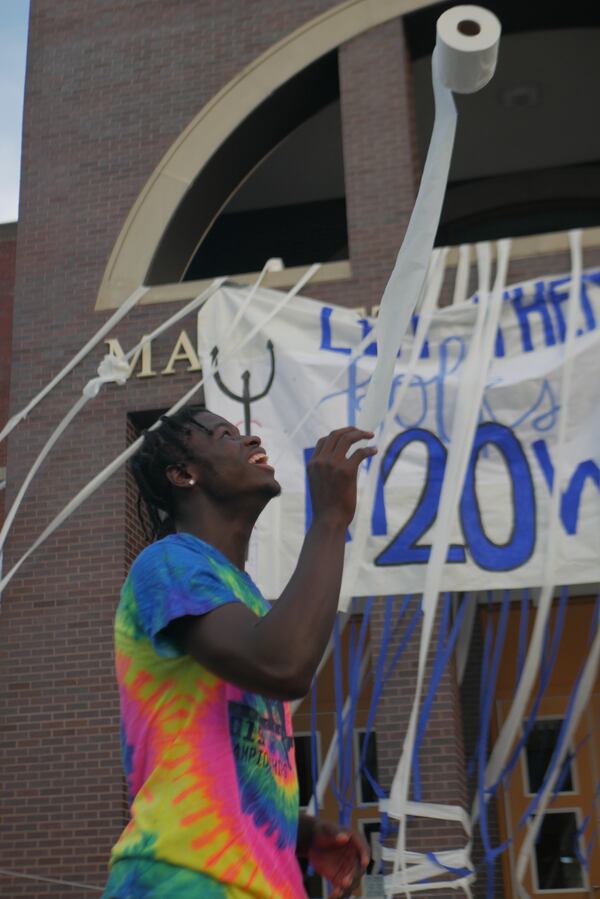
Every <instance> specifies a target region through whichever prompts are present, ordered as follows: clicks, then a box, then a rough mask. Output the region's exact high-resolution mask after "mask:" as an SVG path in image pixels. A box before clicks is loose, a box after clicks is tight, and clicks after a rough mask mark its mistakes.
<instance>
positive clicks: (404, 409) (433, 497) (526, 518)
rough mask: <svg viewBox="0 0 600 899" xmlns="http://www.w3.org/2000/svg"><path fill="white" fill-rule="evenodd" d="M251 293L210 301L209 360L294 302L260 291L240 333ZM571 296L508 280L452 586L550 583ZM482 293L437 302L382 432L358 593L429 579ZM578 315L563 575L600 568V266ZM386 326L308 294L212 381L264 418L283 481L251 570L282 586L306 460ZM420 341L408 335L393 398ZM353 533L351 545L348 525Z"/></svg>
mask: <svg viewBox="0 0 600 899" xmlns="http://www.w3.org/2000/svg"><path fill="white" fill-rule="evenodd" d="M247 293H248V291H247V290H246V289H241V288H240V289H237V288H230V287H225V288H222V289H221V290H220V291H219V293H218V294H217V295H216V296H215V297H214V298H213V300H212V301H211V302H209V303H208V304H207V305H206V306H205V307H204V308H203V309H202V310H201V311H200V313H199V316H198V348H199V352H200V354H201V356H202V361H203V367H204V369H205V371H208V370H209V368H210V365H211V358H212V357H213V356H214V353H215V347H216V348H217V351H218V348H220V349H221V350H222V351H223V350H224V349H225V347H226V346H227V344H228V343H230V342H231V341H233V342H236V339H239V338H240V337H241V336H242V335H243V332H244V331H245V330H248V329H249V328H251V327H254V326H255V325H258V324H259V323H260V322H261V321H262V320H263V319H265V318H266V317H267V315H268V314H269V313H270V312H272V310H273V309H274V307H275V305H276V304H277V303H278V302H279V301H280V299H281V294H280V293H278V292H276V291H269V290H264V289H260V290H258V291H257V293H256V296H255V297H254V299H253V300H252V303H251V304H250V306H249V308H248V311H247V313H246V314H245V316H244V319H243V320H242V321H241V322H240V324H239V325H238V327H237V329H236V333H235V334H234V335H231V336H228V335H229V331H230V326H231V323H232V321H233V318H234V316H235V314H236V312H237V310H238V309H239V308H240V304H241V303H242V302H243V299H244V297H245V296H247ZM568 296H569V278H568V277H561V278H548V279H544V280H537V281H530V282H527V283H523V284H518V285H515V286H512V287H510V288H509V289H507V291H506V293H505V299H504V303H503V309H502V315H501V319H500V327H499V331H498V335H497V338H496V344H495V355H494V360H493V364H492V366H491V368H490V370H489V371H488V373H487V379H486V389H485V393H484V398H483V404H482V410H481V417H480V423H479V426H478V429H477V433H476V438H475V444H474V447H473V453H472V455H471V461H470V464H469V469H468V472H467V476H466V480H465V486H464V490H463V493H462V497H461V500H460V504H459V508H458V509H457V511H456V519H455V524H454V530H453V541H452V546H451V548H450V551H449V554H448V558H447V564H446V566H445V572H444V582H443V586H444V589H448V590H481V589H491V588H505V587H506V588H507V587H519V586H536V585H538V584H540V583H541V581H542V563H543V553H544V546H545V538H546V520H547V516H548V508H549V498H550V490H551V486H552V483H553V479H554V475H555V470H554V449H555V440H556V432H557V422H558V416H559V414H561V410H560V409H559V406H558V383H559V378H560V372H561V365H562V361H563V354H564V344H563V341H564V335H565V322H566V310H565V303H566V301H567V299H568ZM476 303H477V298H475V299H474V300H472V301H470V302H468V303H463V304H461V305H458V306H451V307H446V308H444V309H441V310H437V311H436V312H435V314H434V316H433V319H432V322H431V325H430V327H429V329H428V333H427V338H426V341H425V343H424V345H423V348H422V351H421V355H420V359H419V362H418V365H417V367H416V369H415V370H414V373H413V376H412V378H411V381H410V384H409V386H408V388H407V390H406V393H405V396H404V399H403V400H402V403H401V407H400V409H399V410H397V412H396V414H395V415H394V416H391V419H392V420H391V422H388V427H387V429H386V432H385V433H382V434H379V435H377V445H378V446H379V452H380V462H381V467H380V472H379V477H378V482H377V488H376V491H375V498H374V501H373V502H372V503H371V504H370V508H365V507H364V503H363V504H361V503H360V501H359V513H358V514H359V515H365V516H368V519H369V537H368V539H367V542H366V546H365V547H363V551H362V554H361V556H362V557H361V559H360V563H359V564H358V566H357V567H356V568H355V567H354V566H352V570H353V574H352V581H353V582H352V583H351V584H350V583H347V582H346V581H345V582H344V585H343V591H342V592H343V595H345V596H349V595H354V596H364V595H372V594H398V593H409V592H415V591H419V592H420V591H421V590H422V587H423V582H424V574H425V567H426V564H427V562H428V560H429V556H430V551H431V547H430V543H429V535H430V530H431V527H432V524H433V522H434V520H435V515H436V511H437V506H438V501H439V496H440V490H441V484H442V479H443V474H444V467H445V462H446V456H447V451H448V445H449V439H450V438H449V435H450V432H451V423H452V420H453V415H454V401H455V396H456V392H457V385H458V383H459V380H460V376H461V366H462V364H463V360H464V358H465V353H466V349H467V346H468V341H469V339H470V335H471V332H472V326H473V322H474V318H475V312H476ZM577 312H578V315H577V317H578V322H577V338H576V350H575V353H576V358H575V374H574V379H573V383H574V389H573V391H572V395H571V397H570V400H569V404H568V408H567V409H566V414H567V416H568V428H567V434H568V438H567V444H566V448H565V449H566V452H565V465H564V471H563V473H562V478H561V504H560V538H559V545H558V555H557V568H556V580H557V583H559V584H563V583H564V584H576V583H590V582H596V581H598V580H600V499H599V490H600V467H599V463H600V449H599V448H600V328H599V327H598V322H599V321H600V271H590V272H586V273H585V274H584V276H583V279H582V284H581V292H580V298H579V308H578V310H577ZM413 325H414V326H416V322H414V323H413ZM372 327H373V320H372V319H363V318H359V317H358V316H357V314H356V313H355V312H353V311H352V310H348V309H344V308H341V307H337V306H335V307H334V306H327V305H325V304H323V303H320V302H317V301H315V300H309V299H305V298H302V297H296V298H295V299H294V300H293V301H292V302H291V303H290V305H289V306H287V307H285V308H284V309H283V310H282V311H281V313H280V314H278V315H276V316H275V317H274V318H273V319H272V320H271V321H270V322H269V323H268V325H267V326H266V327H265V328H264V329H261V330H260V332H259V333H258V335H257V336H256V337H255V338H254V339H253V341H252V342H251V343H250V344H249V345H248V346H247V347H246V348H245V349H244V350H243V353H242V354H241V355H239V357H238V358H236V359H235V360H234V361H232V360H227V361H225V362H224V363H223V365H222V366H221V367H220V371H219V376H218V378H217V379H213V378H209V379H208V381H207V384H206V387H205V392H206V403H207V406H208V407H209V408H210V409H211V410H213V411H214V412H217V413H219V414H220V415H223V416H224V417H225V418H227V419H229V420H230V421H232V422H234V423H235V424H236V425H238V427H239V428H240V430H242V431H244V429H245V425H246V423H247V422H248V421H249V422H250V427H251V432H252V433H256V434H259V435H260V436H261V438H262V442H263V445H264V447H265V449H266V451H267V452H268V454H269V457H270V460H271V461H272V462H274V463H275V465H276V476H277V479H278V480H279V482H280V483H281V485H282V488H283V493H282V496H281V497H280V498H278V499H277V500H275V501H273V502H272V503H270V505H269V507H268V508H267V510H266V511H265V512H264V513H263V515H262V516H261V519H260V521H259V523H258V525H257V528H256V533H255V538H254V539H253V541H252V548H251V557H250V560H249V562H250V564H249V568H250V572H251V574H252V575H253V576H254V577H255V579H256V580H257V582H258V583H259V584H260V585H261V589H263V591H264V593H265V595H267V596H269V597H276V596H278V595H279V593H280V592H281V590H282V589H283V587H284V586H285V584H286V583H287V580H288V579H289V577H290V575H291V573H292V571H293V568H294V566H295V564H296V560H297V558H298V554H299V551H300V547H301V544H302V540H303V537H304V534H305V531H306V528H307V526H308V524H309V522H310V516H311V507H310V497H309V494H308V490H307V483H306V476H305V463H306V460H307V458H309V456H310V453H311V450H312V448H313V447H314V445H315V443H316V441H317V439H318V438H319V437H321V436H323V435H324V434H327V433H328V432H329V431H331V430H332V429H334V428H339V427H342V426H344V425H349V424H354V423H355V422H356V418H357V414H358V411H359V409H360V406H361V402H362V401H363V400H364V396H365V393H366V388H367V385H368V383H369V379H370V376H371V373H372V370H373V367H374V362H375V354H376V347H375V345H374V344H370V345H367V346H366V347H365V348H364V351H363V352H362V353H361V354H360V355H359V356H358V357H357V358H354V356H353V351H354V349H355V348H356V347H357V346H358V345H359V344H360V343H361V341H363V340H364V338H366V337H368V335H369V332H370V330H371V329H372ZM413 331H414V327H413ZM410 352H411V338H410V337H407V339H406V341H405V343H404V345H403V347H402V352H401V354H400V355H399V358H398V362H397V366H396V373H395V380H394V385H393V388H392V393H391V396H390V405H391V406H392V407H393V404H394V395H395V393H396V392H397V391H398V389H399V387H400V385H401V384H402V380H403V377H404V371H405V368H406V365H407V361H408V359H409V358H410ZM485 376H486V375H485V372H482V377H485ZM336 377H337V382H336V383H334V381H335V379H336ZM311 410H313V411H312V413H311V414H308V413H309V412H310V411H311ZM305 417H306V418H305ZM299 425H300V427H298V426H299ZM290 435H292V436H291V439H290ZM362 477H364V473H363V475H362ZM359 486H360V485H359ZM348 540H349V542H348V547H347V555H349V554H350V553H351V552H352V548H351V547H352V542H351V539H350V534H349V535H348Z"/></svg>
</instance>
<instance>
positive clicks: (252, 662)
mask: <svg viewBox="0 0 600 899" xmlns="http://www.w3.org/2000/svg"><path fill="white" fill-rule="evenodd" d="M372 436H373V435H372V434H371V433H370V432H366V431H361V430H359V429H358V428H341V429H340V430H338V431H333V432H332V433H331V434H329V435H328V436H327V437H324V438H322V439H321V440H319V442H318V443H317V446H316V447H315V451H314V453H313V456H312V458H311V461H310V462H309V464H308V466H307V472H308V479H309V484H310V490H311V497H312V503H313V520H312V524H311V526H310V528H309V530H308V532H307V534H306V537H305V539H304V543H303V546H302V550H301V552H300V556H299V559H298V564H297V565H296V569H295V571H294V574H293V575H292V577H291V579H290V581H289V583H288V585H287V587H286V588H285V590H284V591H283V593H282V594H281V596H280V598H279V599H278V601H277V602H276V603H275V605H274V606H273V608H272V609H271V611H270V612H269V613H268V614H267V615H265V616H264V617H263V618H257V617H256V616H255V615H254V614H253V613H252V612H251V611H250V610H249V609H247V608H246V606H244V605H243V604H242V603H230V604H227V605H224V606H221V607H220V608H218V609H215V610H214V611H212V612H210V613H208V614H206V615H203V616H199V617H188V618H186V619H184V620H180V621H179V622H177V624H176V630H172V633H173V634H174V635H176V637H177V639H178V642H179V643H180V645H181V647H182V649H183V650H184V652H186V653H187V654H189V655H191V656H192V657H193V658H194V659H196V660H197V661H198V662H200V664H202V665H203V666H204V667H206V668H208V669H209V671H212V672H213V673H214V674H216V675H217V676H218V677H221V678H222V679H223V680H226V681H228V682H229V683H232V684H236V685H237V686H239V687H242V688H243V689H245V690H249V691H251V692H254V693H261V694H262V695H263V696H270V697H273V698H276V699H288V700H289V699H296V698H299V697H301V696H304V695H305V694H306V693H307V692H308V689H309V687H310V683H311V681H312V678H313V676H314V674H315V672H316V670H317V666H318V664H319V661H320V660H321V657H322V655H323V652H324V650H325V647H326V645H327V642H328V640H329V637H330V635H331V631H332V629H333V624H334V621H335V614H336V611H337V606H338V599H339V593H340V587H341V583H342V570H343V563H344V548H345V537H346V529H347V527H348V525H349V524H350V522H351V521H352V518H353V517H354V511H355V508H356V479H357V473H358V468H359V465H360V463H361V462H362V461H363V460H364V459H366V458H367V457H368V456H371V455H373V454H374V453H375V452H376V449H375V448H374V447H363V448H360V449H357V450H356V451H355V452H354V453H353V454H352V455H351V456H350V458H346V457H347V454H348V452H349V450H350V449H351V448H352V446H353V444H355V443H356V442H357V441H359V440H365V439H370V438H372Z"/></svg>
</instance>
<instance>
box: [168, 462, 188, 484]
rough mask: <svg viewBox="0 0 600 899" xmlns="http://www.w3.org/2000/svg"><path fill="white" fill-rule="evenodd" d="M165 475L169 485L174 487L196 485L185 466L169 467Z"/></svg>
mask: <svg viewBox="0 0 600 899" xmlns="http://www.w3.org/2000/svg"><path fill="white" fill-rule="evenodd" d="M165 474H166V476H167V480H168V481H169V483H170V484H172V485H173V486H174V487H193V486H194V484H195V483H196V481H195V480H194V478H193V477H192V475H191V474H190V473H189V471H188V470H187V468H186V467H185V465H181V464H177V465H168V466H167V468H166V469H165Z"/></svg>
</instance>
